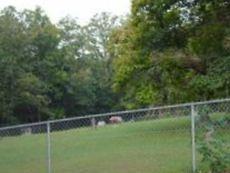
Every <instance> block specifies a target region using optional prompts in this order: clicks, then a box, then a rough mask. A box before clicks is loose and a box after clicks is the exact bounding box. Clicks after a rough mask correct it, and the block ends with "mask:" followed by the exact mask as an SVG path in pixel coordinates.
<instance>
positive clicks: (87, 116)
mask: <svg viewBox="0 0 230 173" xmlns="http://www.w3.org/2000/svg"><path fill="white" fill-rule="evenodd" d="M228 101H230V98H226V99H217V100H210V101H201V102H190V103H183V104H175V105H166V106H158V107H150V108H143V109H136V110H127V111H118V112H110V113H102V114H93V115H86V116H78V117H71V118H64V119H59V120H49V121H42V122H37V123H27V124H21V125H13V126H7V127H1V128H0V131H3V130H10V129H15V128H23V127H31V126H39V125H46V124H48V123H58V122H64V121H73V120H81V119H88V118H97V117H106V116H112V115H117V116H118V115H122V114H128V113H138V112H144V111H154V110H164V109H170V108H180V107H188V106H191V105H193V106H198V105H205V104H214V103H224V102H228Z"/></svg>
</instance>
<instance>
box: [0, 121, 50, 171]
mask: <svg viewBox="0 0 230 173" xmlns="http://www.w3.org/2000/svg"><path fill="white" fill-rule="evenodd" d="M46 131H47V127H46V124H38V125H23V126H17V127H13V128H2V129H0V172H1V173H15V172H17V173H31V172H33V173H41V172H47V171H46V170H47V165H46V163H47V154H46V153H47V147H46V146H47V138H46Z"/></svg>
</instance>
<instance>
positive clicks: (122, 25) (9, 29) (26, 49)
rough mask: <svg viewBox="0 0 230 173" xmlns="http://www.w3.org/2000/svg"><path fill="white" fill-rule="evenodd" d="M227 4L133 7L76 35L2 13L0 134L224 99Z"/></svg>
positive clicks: (73, 24)
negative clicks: (2, 128) (27, 125)
mask: <svg viewBox="0 0 230 173" xmlns="http://www.w3.org/2000/svg"><path fill="white" fill-rule="evenodd" d="M229 9H230V2H229V1H228V0H212V1H209V0H198V1H196V0H194V1H190V0H184V1H178V0H133V1H132V9H131V15H130V16H127V17H125V18H123V19H122V20H120V19H118V18H117V17H113V16H111V15H109V14H107V13H102V14H99V15H95V16H94V17H93V18H92V19H91V21H90V22H89V23H88V24H87V25H85V26H81V25H79V24H78V23H77V21H76V20H75V19H71V18H69V17H66V18H63V19H62V20H61V21H60V22H59V23H58V24H54V23H52V22H51V21H50V20H49V18H48V16H47V15H46V14H45V13H44V12H43V11H42V10H41V9H40V8H37V9H36V10H34V11H31V10H24V11H21V12H19V11H17V10H16V9H15V8H13V7H7V8H5V9H3V10H1V12H0V81H1V82H0V105H1V106H0V124H9V123H10V124H13V123H22V122H34V121H42V120H47V119H55V118H62V117H66V116H78V115H84V114H91V113H100V112H107V111H112V110H118V109H124V108H126V109H131V108H140V107H145V106H149V105H162V104H174V103H180V102H188V101H198V100H207V99H214V98H224V97H229V96H230V29H229V28H230V22H229V21H230V10H229Z"/></svg>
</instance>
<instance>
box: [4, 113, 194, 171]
mask: <svg viewBox="0 0 230 173" xmlns="http://www.w3.org/2000/svg"><path fill="white" fill-rule="evenodd" d="M46 145H47V144H46V135H45V134H39V135H23V136H18V137H8V138H2V139H1V140H0V173H45V172H47V163H46V161H47V155H46V152H47V151H46ZM51 153H52V172H53V173H189V172H191V133H190V119H189V117H186V118H185V117H180V118H179V117H178V118H166V119H160V120H149V121H141V122H132V123H123V124H120V125H108V126H105V127H101V128H97V129H92V128H82V129H74V130H68V131H62V132H53V133H51Z"/></svg>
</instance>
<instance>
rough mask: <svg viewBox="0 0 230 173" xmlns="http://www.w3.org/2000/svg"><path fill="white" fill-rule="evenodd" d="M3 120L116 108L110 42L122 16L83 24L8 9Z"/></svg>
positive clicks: (2, 32)
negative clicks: (108, 43) (111, 35)
mask: <svg viewBox="0 0 230 173" xmlns="http://www.w3.org/2000/svg"><path fill="white" fill-rule="evenodd" d="M0 23H1V26H0V70H1V72H0V74H1V76H0V80H1V83H0V105H1V107H0V124H8V123H11V124H12V123H22V122H35V121H42V120H47V119H55V118H62V117H65V116H78V115H84V114H89V113H96V112H107V111H110V110H112V109H113V107H114V105H115V102H116V97H115V94H114V93H113V92H112V90H111V87H110V86H111V82H112V81H111V78H110V76H111V73H112V72H111V70H110V69H111V68H110V64H109V61H110V58H109V56H108V53H107V51H106V50H107V49H106V43H107V41H108V38H109V33H110V32H111V30H112V29H113V28H115V26H116V25H118V23H119V22H118V18H116V17H111V16H110V15H109V14H107V13H102V14H100V15H96V16H95V17H94V18H93V19H92V20H91V21H90V22H89V24H88V25H86V26H80V25H78V24H77V22H76V20H74V19H71V18H64V19H62V20H61V21H60V22H59V23H58V24H57V25H54V24H53V23H51V21H50V20H49V18H48V17H47V16H46V15H45V14H44V12H43V11H42V10H41V9H39V8H37V9H36V10H35V11H30V10H24V11H23V12H18V11H16V10H15V9H14V8H13V7H8V8H5V9H4V10H2V11H1V15H0Z"/></svg>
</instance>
